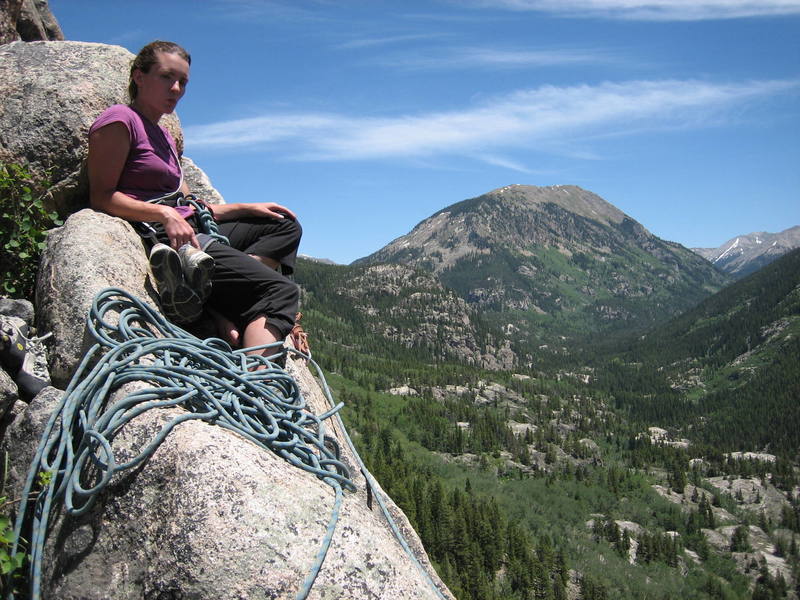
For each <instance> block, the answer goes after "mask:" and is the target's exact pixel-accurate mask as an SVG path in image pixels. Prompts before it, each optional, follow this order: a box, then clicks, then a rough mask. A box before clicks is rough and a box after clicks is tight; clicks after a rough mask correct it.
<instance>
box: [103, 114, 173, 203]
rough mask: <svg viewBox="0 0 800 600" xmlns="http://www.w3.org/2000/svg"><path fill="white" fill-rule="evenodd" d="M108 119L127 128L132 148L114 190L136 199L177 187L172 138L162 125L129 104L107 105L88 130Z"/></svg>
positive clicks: (153, 195)
mask: <svg viewBox="0 0 800 600" xmlns="http://www.w3.org/2000/svg"><path fill="white" fill-rule="evenodd" d="M110 123H122V124H123V125H125V127H126V128H127V129H128V134H129V136H130V140H131V149H130V151H129V152H128V158H127V159H126V161H125V166H124V167H123V169H122V173H121V174H120V176H119V181H118V182H117V190H119V191H120V192H122V193H124V194H127V195H128V196H131V197H133V198H136V199H137V200H150V199H152V198H156V197H158V196H163V195H164V194H169V193H172V192H174V191H175V190H177V189H178V186H179V185H180V183H181V168H180V164H179V163H178V152H177V150H176V146H175V140H173V139H172V136H171V135H170V134H169V131H167V130H166V129H165V128H164V127H161V126H159V125H155V124H154V123H152V122H151V121H150V120H149V119H147V118H146V117H143V116H142V115H140V114H139V113H138V112H136V111H135V110H134V109H132V108H131V107H130V106H126V105H124V104H115V105H114V106H110V107H109V108H107V109H106V110H105V111H104V112H103V114H101V115H100V116H99V117H97V120H96V121H95V122H94V123H93V124H92V126H91V127H90V128H89V133H90V134H91V133H92V132H94V131H96V130H98V129H100V128H101V127H104V126H106V125H108V124H110Z"/></svg>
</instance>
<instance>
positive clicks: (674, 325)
mask: <svg viewBox="0 0 800 600" xmlns="http://www.w3.org/2000/svg"><path fill="white" fill-rule="evenodd" d="M623 357H624V360H625V362H626V363H627V364H626V365H625V366H621V365H619V364H618V363H617V364H616V365H615V367H613V368H612V369H610V370H606V371H605V373H606V374H607V376H611V374H612V373H613V377H614V379H615V380H616V383H615V384H612V383H609V387H610V386H611V385H615V386H616V387H618V388H619V387H621V386H622V380H627V381H628V384H627V387H628V390H629V391H628V392H627V393H628V394H630V395H631V396H632V398H631V399H629V400H628V401H627V402H626V404H627V406H628V407H629V408H630V410H632V411H633V412H634V413H636V414H640V415H644V414H645V413H652V414H649V415H648V416H647V418H649V419H651V420H653V419H654V418H655V417H656V414H658V415H660V417H659V418H658V419H656V420H657V421H658V422H659V424H664V425H674V426H682V427H685V428H688V427H691V428H692V431H693V435H694V436H695V437H697V438H699V439H698V441H700V440H702V441H706V442H708V443H713V444H717V445H720V446H721V447H723V448H728V449H734V446H736V447H747V448H748V449H750V450H757V449H763V448H769V449H770V451H772V452H779V453H784V454H788V455H790V456H793V455H795V456H796V454H797V452H798V449H800V250H794V251H792V252H790V253H789V254H787V255H785V256H783V257H781V258H779V259H778V260H776V261H774V262H773V263H771V264H769V265H768V266H766V267H764V268H763V269H761V270H760V271H757V272H756V273H754V274H752V275H750V276H748V277H746V278H744V279H742V280H740V281H738V282H736V283H734V284H732V285H730V286H729V287H727V288H725V289H724V290H723V291H722V292H720V293H718V294H715V295H714V296H711V297H710V298H708V299H706V300H704V301H703V302H701V303H700V304H699V305H698V306H697V307H695V308H694V309H692V310H690V311H688V312H687V313H685V314H683V315H681V316H680V317H678V318H676V319H675V320H673V321H672V322H670V323H669V324H667V325H665V326H662V327H660V328H658V329H656V330H654V331H651V332H650V333H648V334H647V335H646V336H643V337H641V338H640V339H638V340H637V341H636V342H635V343H633V344H632V345H631V346H630V347H629V348H628V350H627V351H626V353H625V354H624V355H623ZM634 382H638V383H634ZM637 387H639V388H643V389H636V388H637ZM654 389H659V390H660V392H659V394H658V395H656V396H654V397H653V399H652V400H647V401H644V402H643V401H642V400H641V392H643V391H647V392H648V395H650V396H652V392H653V390H654Z"/></svg>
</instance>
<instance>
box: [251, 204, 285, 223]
mask: <svg viewBox="0 0 800 600" xmlns="http://www.w3.org/2000/svg"><path fill="white" fill-rule="evenodd" d="M244 206H246V207H247V208H249V209H250V214H251V216H254V217H272V218H273V219H284V218H286V217H287V216H288V217H290V218H291V219H293V220H295V221H296V220H297V216H296V215H295V214H294V213H293V212H292V211H291V210H289V209H288V208H286V207H285V206H281V205H280V204H277V203H275V202H258V203H255V204H245V205H244Z"/></svg>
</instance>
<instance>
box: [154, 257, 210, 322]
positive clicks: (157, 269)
mask: <svg viewBox="0 0 800 600" xmlns="http://www.w3.org/2000/svg"><path fill="white" fill-rule="evenodd" d="M150 268H151V269H152V271H153V279H154V280H155V283H156V289H157V290H158V295H159V297H160V299H161V309H162V310H163V311H164V315H165V316H166V317H167V318H168V319H170V320H172V321H175V322H176V323H181V324H183V323H192V322H194V321H196V320H197V319H199V318H200V315H201V314H203V302H202V300H201V299H200V296H199V295H198V294H196V293H195V292H194V291H193V290H192V288H191V287H190V286H189V285H188V284H187V283H186V281H185V280H184V277H183V269H182V266H181V258H180V256H179V255H178V253H177V252H175V250H173V249H172V248H170V247H169V246H167V245H166V244H161V243H158V244H156V245H154V246H153V248H152V250H150Z"/></svg>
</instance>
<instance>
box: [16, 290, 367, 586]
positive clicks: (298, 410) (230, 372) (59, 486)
mask: <svg viewBox="0 0 800 600" xmlns="http://www.w3.org/2000/svg"><path fill="white" fill-rule="evenodd" d="M111 313H116V316H117V321H118V322H117V324H112V319H111V316H112V315H111ZM88 327H89V330H90V331H91V333H92V334H93V335H94V337H95V339H96V340H97V342H98V343H97V344H95V345H94V346H93V347H92V348H91V349H90V350H89V352H88V353H87V354H86V356H85V357H84V359H83V361H82V362H81V364H80V366H79V368H78V370H77V372H76V374H75V376H74V377H73V379H72V382H71V383H70V385H69V387H68V388H67V391H66V393H65V394H64V397H63V398H62V400H61V402H60V404H59V406H58V408H57V409H56V410H55V411H54V413H53V414H52V416H51V418H50V420H49V422H48V423H47V425H46V428H45V431H44V434H43V436H42V440H41V442H40V444H39V447H38V449H37V452H36V455H35V457H34V459H33V461H32V464H31V468H30V470H29V472H28V477H27V480H26V482H25V488H24V490H23V496H22V497H23V498H24V499H28V498H30V497H31V495H32V494H31V492H33V491H34V487H35V481H36V479H37V476H38V474H39V473H40V472H41V471H46V472H50V473H51V474H52V477H51V478H50V481H49V483H48V484H47V485H46V486H45V487H44V489H42V490H41V491H39V492H38V494H36V499H35V500H34V501H33V502H32V503H29V502H27V501H23V502H22V503H21V505H20V510H19V513H18V516H17V520H16V523H15V536H16V539H17V540H19V539H20V537H21V536H22V537H25V538H26V539H28V540H29V544H28V552H29V553H30V562H29V573H28V576H29V582H30V596H31V598H32V599H34V600H38V599H39V598H40V597H41V576H42V560H43V555H44V543H45V537H46V533H47V526H48V522H49V520H50V515H51V512H52V511H53V509H54V508H55V507H56V506H57V505H58V504H59V503H61V502H63V504H64V507H65V509H66V512H67V513H68V514H70V515H73V516H76V515H81V514H83V513H85V512H86V511H87V510H89V508H90V507H91V506H92V503H93V502H94V501H95V499H96V498H97V497H98V495H99V494H100V493H101V492H102V491H103V490H104V489H105V487H106V486H107V485H108V484H109V483H110V482H111V480H112V478H113V477H114V475H116V474H118V473H120V472H122V471H125V470H128V469H131V468H133V467H135V466H137V465H138V464H140V463H142V462H143V461H145V460H146V459H147V458H148V457H149V456H151V455H152V454H153V453H154V452H155V450H156V449H157V447H158V446H159V444H160V443H161V442H162V441H163V440H164V439H165V438H166V436H167V435H168V434H169V433H170V431H172V429H174V428H175V427H176V426H177V425H178V424H180V423H182V422H184V421H188V420H191V419H199V420H203V421H207V422H209V423H213V424H216V425H219V426H221V427H225V428H227V429H230V430H232V431H235V432H236V433H238V434H239V435H242V436H243V437H245V438H247V439H249V440H250V441H252V442H253V443H255V444H257V445H259V446H261V447H262V448H265V449H269V450H271V451H272V452H275V453H276V454H278V455H280V456H281V457H283V458H284V459H286V460H287V461H289V462H290V463H291V464H293V465H295V466H297V467H299V468H301V469H303V470H305V471H308V472H310V473H313V474H314V475H316V476H317V477H319V478H320V479H322V480H323V481H324V482H325V483H327V484H328V485H330V486H331V487H332V488H333V489H334V490H335V492H336V500H335V503H334V509H333V512H332V515H331V519H330V521H329V525H328V531H327V533H326V536H325V538H324V540H323V544H322V547H321V548H320V550H319V552H318V554H317V557H316V559H315V561H314V564H313V566H312V568H311V570H310V572H309V574H308V576H307V577H306V580H305V581H304V583H303V587H302V588H301V590H300V591H299V592H298V594H297V597H298V598H305V597H306V596H307V595H308V593H309V591H310V589H311V585H312V584H313V582H314V578H315V577H316V575H317V573H318V572H319V569H320V567H321V565H322V561H323V560H324V557H325V553H326V552H327V549H328V547H329V545H330V541H331V538H332V535H333V530H334V528H335V525H336V520H337V519H338V512H339V507H340V505H341V502H342V497H343V489H348V490H353V491H354V490H355V486H354V485H353V483H352V482H351V481H350V479H349V473H348V470H347V467H346V466H345V465H344V464H343V463H342V462H341V461H340V460H339V459H338V453H339V449H338V445H337V443H336V441H335V440H334V439H333V438H331V437H328V436H326V435H325V426H324V423H323V422H324V421H325V420H326V419H327V418H329V417H330V416H331V415H332V414H334V413H335V412H336V411H338V410H339V408H341V405H339V406H336V407H334V408H333V409H331V410H330V411H328V412H327V413H325V414H323V415H320V416H316V415H314V414H312V413H310V412H308V411H307V410H306V405H305V401H304V399H303V397H302V395H301V394H300V391H299V389H298V387H297V384H296V382H295V381H294V379H293V378H292V377H291V376H289V375H288V374H287V373H286V372H285V371H284V370H283V369H282V368H280V367H279V366H277V365H276V364H275V362H273V361H274V360H277V359H278V358H280V357H281V356H285V353H286V351H287V350H285V349H281V348H280V347H279V346H280V345H279V344H278V345H275V351H276V353H275V354H274V355H272V356H270V357H266V358H265V357H263V356H258V355H250V354H246V351H247V350H251V349H244V350H238V351H233V350H231V348H230V347H229V346H228V345H227V344H226V343H225V342H224V341H222V340H219V339H214V338H212V339H208V340H203V341H201V340H199V339H198V338H195V337H194V336H192V335H190V334H189V333H187V332H186V331H184V330H183V329H181V328H179V327H177V326H175V325H173V324H172V323H170V322H169V321H167V320H166V319H164V318H163V317H162V316H161V315H160V314H159V313H157V312H156V311H155V310H153V309H152V308H151V307H149V306H148V305H147V304H145V303H143V302H141V301H140V300H138V299H137V298H135V297H133V296H131V295H129V294H128V293H127V292H125V291H123V290H120V289H115V288H109V289H106V290H103V291H102V292H101V293H99V294H98V295H97V297H96V298H95V300H94V303H93V305H92V308H91V311H90V315H89V319H88ZM270 359H272V360H270ZM132 382H141V383H145V384H148V385H149V387H146V388H144V389H139V390H137V391H134V392H132V393H129V394H127V395H125V396H124V397H123V398H121V399H119V400H113V401H112V400H110V398H111V395H112V394H113V393H114V392H115V391H117V390H119V389H120V388H121V387H122V386H124V385H126V384H129V383H132ZM169 406H182V407H183V408H185V409H186V410H187V412H185V413H183V414H181V415H179V416H176V417H174V418H172V419H171V420H170V421H169V422H168V423H166V424H165V425H164V426H163V427H162V429H161V431H160V432H159V433H158V434H157V435H156V436H155V437H154V438H153V439H152V440H150V442H149V443H148V444H147V445H146V446H145V447H144V448H143V449H142V450H141V451H140V452H139V454H138V455H136V456H135V457H133V458H132V459H130V460H128V461H126V462H122V463H118V462H117V460H116V458H115V455H114V451H113V448H112V445H113V442H114V438H115V437H116V436H117V434H118V433H119V432H120V431H121V430H122V428H123V427H124V426H125V425H126V424H127V423H129V422H130V421H131V420H132V419H134V418H135V417H136V416H138V415H140V414H142V413H144V412H145V411H147V410H149V409H152V408H163V407H169ZM29 504H32V506H29ZM23 526H26V527H23ZM17 545H18V541H17V542H15V544H14V546H13V547H12V549H11V554H14V553H15V552H16V551H17Z"/></svg>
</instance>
